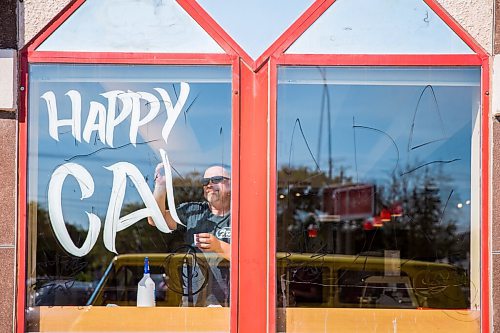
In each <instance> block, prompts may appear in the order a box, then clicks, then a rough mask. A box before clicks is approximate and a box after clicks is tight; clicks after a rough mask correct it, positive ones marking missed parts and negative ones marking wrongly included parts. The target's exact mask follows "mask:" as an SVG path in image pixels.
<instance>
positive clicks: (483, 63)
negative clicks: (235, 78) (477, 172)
mask: <svg viewBox="0 0 500 333" xmlns="http://www.w3.org/2000/svg"><path fill="white" fill-rule="evenodd" d="M423 1H424V2H425V3H426V4H427V5H428V6H429V7H430V8H431V9H432V10H433V11H434V12H435V13H436V14H437V15H438V16H439V17H440V18H441V19H442V20H443V21H444V22H445V23H446V24H447V25H448V26H449V27H450V28H451V29H452V30H453V32H455V33H456V34H457V35H458V36H459V37H460V38H461V39H462V40H463V41H464V42H465V43H466V44H467V45H468V46H469V47H470V48H471V49H472V50H473V51H474V52H475V53H476V54H470V55H469V54H464V55H461V54H442V55H441V54H440V55H434V54H428V55H427V54H405V55H399V54H398V55H391V54H376V55H374V54H285V51H286V50H287V49H288V48H289V47H290V46H291V45H292V43H293V42H294V41H295V40H297V38H299V37H300V35H301V34H302V33H303V32H304V31H305V30H306V29H307V28H308V27H310V26H311V24H312V23H314V21H316V19H318V18H319V17H320V16H321V15H322V14H323V13H324V12H325V11H326V10H327V9H328V8H329V7H330V6H331V5H332V4H333V3H334V2H335V0H324V1H318V2H315V4H314V5H313V6H311V7H310V8H309V9H308V11H307V12H305V13H304V15H302V16H301V17H300V18H299V19H298V20H297V21H296V22H295V23H294V24H293V25H292V26H291V27H290V28H289V29H288V30H287V31H286V32H285V33H284V34H283V35H282V36H281V37H280V38H279V39H278V40H277V41H276V42H275V43H274V44H273V45H272V46H271V47H270V48H269V49H268V50H266V52H265V53H264V54H263V55H262V56H261V57H259V59H258V60H257V62H256V64H255V67H256V68H259V66H261V65H260V63H261V62H265V61H266V59H270V65H269V66H270V87H271V89H270V103H269V104H270V117H269V119H270V122H269V123H270V124H269V132H270V135H269V147H270V156H271V157H270V171H269V172H270V175H269V178H270V181H269V184H270V188H269V215H268V221H269V249H270V250H269V257H268V262H269V263H273V264H272V265H270V267H271V268H270V270H269V275H268V279H269V281H271V283H270V290H269V294H270V295H272V296H274V295H275V294H276V282H275V281H276V265H275V264H274V263H275V262H276V253H275V252H276V251H275V249H276V244H275V240H276V223H275V221H276V216H277V212H276V207H277V199H276V195H275V193H277V192H276V190H277V188H276V186H277V185H276V184H277V171H276V170H277V165H276V156H277V152H276V148H277V142H276V137H277V136H276V128H277V83H278V78H277V72H278V71H277V68H278V66H287V65H288V66H349V67H352V66H436V67H437V66H480V67H481V96H482V97H481V140H480V144H481V148H480V152H481V162H480V165H481V190H480V194H481V203H480V211H481V213H480V218H481V224H480V225H481V234H480V244H481V250H480V260H481V262H480V267H481V278H480V280H481V302H480V304H481V315H480V317H481V331H482V332H490V326H491V324H490V298H491V297H490V296H491V295H490V276H489V269H490V265H491V264H490V258H489V254H490V236H489V233H490V231H489V230H490V229H489V228H490V226H489V225H490V222H489V221H490V217H489V211H490V203H489V201H490V189H489V181H490V166H489V161H490V134H489V133H490V128H489V126H490V125H489V121H490V119H489V116H488V115H489V110H490V99H489V87H490V73H489V68H490V63H489V56H488V54H487V52H486V51H485V50H484V49H483V48H482V47H481V46H480V45H479V44H477V42H476V41H474V39H473V38H472V37H471V36H470V35H469V34H468V33H467V32H466V31H465V30H463V28H461V27H460V25H459V24H458V23H457V22H455V21H454V20H453V18H451V17H450V16H449V15H448V14H447V13H446V11H445V10H444V9H443V8H442V7H441V5H439V4H438V3H437V2H436V1H435V0H423ZM275 313H276V300H275V297H270V298H269V314H268V316H269V318H270V320H269V327H270V328H271V329H270V330H269V332H275V327H276V321H275Z"/></svg>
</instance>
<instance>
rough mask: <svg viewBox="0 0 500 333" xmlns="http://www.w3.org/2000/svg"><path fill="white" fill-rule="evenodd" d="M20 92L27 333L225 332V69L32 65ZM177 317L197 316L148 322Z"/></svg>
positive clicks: (228, 153)
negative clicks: (25, 97)
mask: <svg viewBox="0 0 500 333" xmlns="http://www.w3.org/2000/svg"><path fill="white" fill-rule="evenodd" d="M29 89H30V90H29V96H30V97H29V117H28V127H29V147H28V154H29V156H28V166H29V170H28V183H29V185H28V201H29V212H28V238H29V241H28V280H27V282H26V283H27V307H28V308H27V327H28V331H47V330H51V329H54V330H57V331H73V330H74V331H77V330H86V331H88V330H91V331H106V330H108V331H120V330H127V331H134V330H140V331H143V330H144V327H145V326H144V325H147V327H148V329H153V330H157V331H161V330H162V331H169V330H176V331H190V330H193V329H195V326H196V325H197V324H198V323H200V321H197V318H198V319H199V320H203V318H205V317H206V316H207V315H210V316H214V318H218V320H214V321H212V322H210V323H208V324H206V326H205V327H204V328H201V329H198V331H227V330H228V328H229V310H228V306H229V304H230V298H229V296H230V293H229V281H230V278H229V262H230V242H231V223H230V221H231V217H230V205H231V170H230V164H231V135H232V134H231V133H232V131H231V68H230V67H229V66H113V65H99V66H94V65H43V64H40V65H31V66H30V87H29ZM146 257H147V258H148V263H149V279H150V280H149V279H144V277H145V276H147V273H146V272H145V258H146ZM154 304H156V309H154V311H155V312H151V311H153V310H150V311H149V312H145V311H146V310H142V309H141V308H139V307H136V306H141V305H142V306H148V307H149V306H151V305H154ZM86 305H88V306H89V307H87V306H86ZM54 306H57V309H59V310H58V311H59V312H54V311H53V309H54ZM59 306H65V307H64V308H60V307H59ZM159 307H161V308H159ZM174 307H193V308H194V307H198V308H200V310H198V311H197V312H190V314H191V315H190V316H191V318H192V320H152V318H153V319H154V318H157V319H160V318H168V317H169V316H172V318H174V317H179V316H181V317H182V316H183V312H179V310H175V309H173V308H174ZM206 307H214V308H219V309H212V310H210V311H211V312H209V313H207V312H206V311H207V309H202V308H206ZM111 308H113V309H115V310H113V309H111ZM117 309H119V310H117ZM171 311H173V312H171ZM186 311H187V310H186ZM63 313H64V315H63ZM152 314H155V316H153V317H151V316H152ZM174 314H175V315H174ZM148 316H149V317H148ZM100 317H106V318H107V320H105V321H104V320H97V319H96V318H100ZM179 318H180V317H179ZM141 325H142V326H141ZM193 325H194V326H193Z"/></svg>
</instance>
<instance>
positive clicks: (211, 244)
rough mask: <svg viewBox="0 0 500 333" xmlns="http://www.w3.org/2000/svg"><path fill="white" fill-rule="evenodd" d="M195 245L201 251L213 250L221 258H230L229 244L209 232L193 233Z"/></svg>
mask: <svg viewBox="0 0 500 333" xmlns="http://www.w3.org/2000/svg"><path fill="white" fill-rule="evenodd" d="M195 239H196V246H197V247H198V248H199V249H200V250H202V251H203V252H215V253H217V254H219V255H220V256H222V257H223V258H225V259H227V260H230V259H231V245H229V243H226V242H224V241H221V240H220V239H218V238H217V237H215V236H214V235H212V234H209V233H201V234H195Z"/></svg>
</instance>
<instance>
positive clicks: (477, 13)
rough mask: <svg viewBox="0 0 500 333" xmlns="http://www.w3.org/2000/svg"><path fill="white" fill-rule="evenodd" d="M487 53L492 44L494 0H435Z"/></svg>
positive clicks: (490, 50) (490, 49)
mask: <svg viewBox="0 0 500 333" xmlns="http://www.w3.org/2000/svg"><path fill="white" fill-rule="evenodd" d="M437 1H438V2H439V3H440V4H441V6H443V8H444V9H446V11H447V12H448V13H449V14H450V15H451V16H452V17H453V18H454V19H455V20H456V21H457V22H458V23H459V24H460V25H461V26H462V27H463V28H464V29H465V30H466V31H467V32H468V33H469V34H470V35H471V36H472V37H473V38H474V39H475V40H476V41H477V42H478V43H479V44H480V45H481V46H482V47H483V48H484V49H485V50H486V51H487V52H488V53H489V54H492V53H493V52H492V47H493V46H492V45H493V37H492V36H493V11H494V0H437Z"/></svg>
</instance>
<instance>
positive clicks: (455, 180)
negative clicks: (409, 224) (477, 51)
mask: <svg viewBox="0 0 500 333" xmlns="http://www.w3.org/2000/svg"><path fill="white" fill-rule="evenodd" d="M301 73H302V78H301ZM389 73H390V75H388V74H389ZM479 75H480V72H479V70H478V69H471V68H467V69H464V70H450V69H446V70H442V71H438V70H432V72H431V71H428V70H426V69H415V68H412V69H410V70H405V69H394V68H392V69H383V68H381V69H376V70H368V69H361V70H354V71H350V69H340V68H329V69H328V70H327V71H326V72H323V74H322V75H321V74H320V71H319V70H318V69H317V68H309V69H307V70H306V69H304V68H302V69H298V68H291V69H290V68H289V69H281V70H280V72H279V81H280V85H279V88H278V147H277V152H278V167H282V166H287V165H288V164H289V163H290V164H291V165H292V166H307V167H309V169H311V170H314V169H315V163H314V160H313V158H312V157H311V155H310V153H309V152H308V149H307V146H306V144H305V140H304V139H303V138H302V135H301V133H300V131H299V130H298V128H296V130H295V133H294V134H293V138H292V132H293V128H294V124H295V121H296V119H300V122H301V125H302V129H303V131H304V136H305V139H306V140H307V144H308V145H309V147H310V148H311V151H312V153H313V155H314V158H315V159H316V160H317V161H318V162H319V164H320V168H321V170H322V171H324V172H326V173H327V172H328V140H329V136H328V132H329V131H328V118H327V105H328V103H329V106H330V115H331V134H330V140H331V144H332V148H331V157H332V159H333V164H334V166H333V168H334V170H333V175H339V172H340V168H343V169H344V175H345V176H347V177H352V179H353V180H354V181H358V182H360V183H362V182H366V183H375V184H381V185H383V184H384V183H388V180H389V177H390V175H391V173H392V172H393V171H394V170H395V169H396V168H397V169H398V171H397V173H398V174H399V175H400V177H402V176H401V174H402V173H404V172H408V171H410V170H412V169H414V168H417V167H418V166H421V165H424V164H426V163H431V162H435V161H452V160H456V161H454V162H450V163H431V164H429V166H427V168H429V169H430V170H434V171H436V172H437V171H438V170H439V171H441V172H442V173H443V175H444V176H446V177H447V178H449V179H451V181H450V182H449V187H448V186H446V187H447V188H446V189H445V188H444V185H443V188H442V189H441V190H442V191H441V194H442V196H443V202H444V201H445V200H446V199H447V196H448V195H449V193H450V190H451V189H453V191H454V195H453V197H452V198H451V199H450V204H451V203H455V206H456V203H457V202H460V201H461V202H464V201H465V200H469V199H470V197H471V160H470V159H471V134H472V128H473V119H474V120H475V119H476V113H477V111H478V107H479V101H478V97H479V78H480V76H479ZM385 77H387V78H389V77H390V81H387V82H385ZM395 78H399V82H400V84H399V85H398V81H397V80H395ZM323 82H326V83H327V85H326V87H327V90H326V91H325V85H323V84H322V83H323ZM286 83H288V84H286ZM428 84H431V85H432V86H433V89H434V93H435V97H436V100H437V105H436V103H435V101H434V96H433V94H432V91H431V89H426V90H425V92H424V93H423V94H422V91H423V90H424V88H425V86H426V85H428ZM421 94H422V98H421V100H420V103H418V100H419V96H420V95H421ZM326 96H329V100H328V99H327V98H326ZM417 104H418V107H417ZM322 105H324V106H323V110H324V113H323V118H322V120H321V109H322ZM412 124H413V133H412V130H411V129H412ZM353 126H355V128H354V127H353ZM320 133H321V147H319V145H320ZM410 137H411V139H410ZM393 141H394V143H395V144H394V143H393ZM429 142H430V143H429ZM426 143H429V144H426ZM423 144H426V145H423ZM409 145H410V146H411V147H410V148H413V149H408V146H409ZM419 170H420V171H423V170H425V168H421V169H419ZM417 172H418V171H417ZM411 176H412V175H411V173H410V174H408V175H406V176H405V177H411ZM410 179H411V178H410ZM443 184H444V183H443ZM464 213H466V216H469V215H468V213H467V212H464ZM468 220H469V218H467V221H468Z"/></svg>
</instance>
